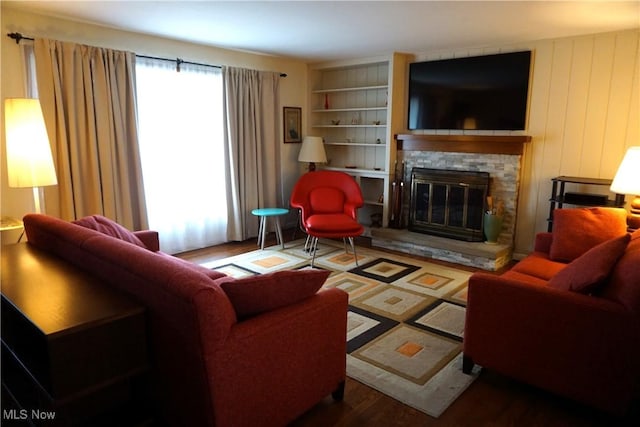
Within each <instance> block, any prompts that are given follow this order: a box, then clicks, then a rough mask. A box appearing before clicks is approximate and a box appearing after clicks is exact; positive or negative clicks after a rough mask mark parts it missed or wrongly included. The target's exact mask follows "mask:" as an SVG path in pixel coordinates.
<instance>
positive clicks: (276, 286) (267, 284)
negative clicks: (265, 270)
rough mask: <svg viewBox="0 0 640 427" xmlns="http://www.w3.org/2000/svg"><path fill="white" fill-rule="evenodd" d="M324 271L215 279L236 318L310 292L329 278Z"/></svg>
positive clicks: (268, 309) (258, 311)
mask: <svg viewBox="0 0 640 427" xmlns="http://www.w3.org/2000/svg"><path fill="white" fill-rule="evenodd" d="M329 274H330V272H329V271H327V270H285V271H276V272H274V273H269V274H263V275H258V276H250V277H243V278H241V279H234V278H233V277H223V278H220V279H217V280H216V281H215V282H216V283H218V284H219V285H220V286H221V287H222V289H223V290H224V291H225V293H226V294H227V296H228V297H229V300H231V304H232V305H233V308H234V309H235V311H236V316H237V317H238V318H239V319H243V318H247V317H250V316H255V315H257V314H260V313H264V312H267V311H271V310H274V309H276V308H280V307H285V306H287V305H290V304H294V303H296V302H299V301H302V300H303V299H306V298H309V297H310V296H312V295H314V294H315V293H316V292H317V291H318V289H320V287H321V286H322V284H323V283H324V282H325V280H327V277H329Z"/></svg>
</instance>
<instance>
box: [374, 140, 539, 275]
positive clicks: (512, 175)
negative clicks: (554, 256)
mask: <svg viewBox="0 0 640 427" xmlns="http://www.w3.org/2000/svg"><path fill="white" fill-rule="evenodd" d="M396 139H397V145H398V152H397V160H398V163H399V164H400V163H402V162H404V170H405V176H404V177H403V180H404V181H405V185H406V186H409V185H411V179H412V176H411V175H412V171H413V170H421V169H429V170H435V171H438V172H436V174H440V175H441V176H445V177H450V175H451V174H452V173H455V172H459V173H461V175H468V176H474V175H475V176H476V177H477V178H480V179H479V181H483V180H488V188H487V191H486V192H484V190H480V189H478V188H479V187H476V186H477V185H478V183H477V182H476V181H473V184H472V185H473V186H474V187H473V189H474V190H473V191H471V195H469V189H466V188H465V185H460V186H459V185H458V183H455V182H453V181H456V179H455V178H452V179H450V181H452V182H449V183H446V184H444V183H436V184H435V187H432V186H431V184H430V186H429V187H422V190H420V187H421V186H423V185H424V184H422V181H417V182H418V183H419V184H417V185H418V186H419V188H418V193H420V192H421V191H422V194H423V195H422V196H420V197H421V198H422V201H412V200H411V194H410V193H411V192H410V191H406V192H405V194H404V195H403V198H404V200H403V211H402V215H401V218H402V227H400V229H385V228H383V229H377V230H375V232H372V234H373V235H372V243H373V244H374V245H376V246H381V247H387V248H389V249H394V250H399V251H404V252H408V253H413V254H416V255H422V256H427V257H432V258H436V259H441V260H444V261H450V262H455V263H458V264H463V265H469V266H472V267H478V268H483V269H486V270H497V269H499V268H501V267H503V266H504V265H506V264H507V263H508V262H509V261H510V260H511V254H512V248H513V241H514V233H515V224H516V219H517V206H518V194H519V187H520V171H521V161H522V155H523V152H524V144H525V143H527V142H529V141H530V137H528V136H512V135H508V136H507V135H505V136H503V135H486V136H485V135H397V137H396ZM434 188H435V189H436V199H438V198H439V199H440V200H439V201H442V200H443V199H444V198H446V192H447V191H448V192H449V194H451V191H453V193H454V195H453V198H454V201H453V202H452V203H453V204H454V205H455V204H456V203H457V202H456V200H461V199H463V198H464V197H467V201H468V199H469V198H471V199H473V200H472V201H475V202H477V203H478V204H480V206H482V207H481V208H480V210H479V212H480V215H481V214H482V212H483V210H484V206H485V205H484V200H485V197H486V196H487V195H490V196H491V197H492V198H493V199H494V201H495V202H501V203H502V204H503V205H504V220H503V225H502V230H501V233H500V236H499V238H498V245H487V244H485V243H483V242H482V240H483V236H482V231H481V225H479V224H481V223H482V219H481V216H480V219H478V217H477V213H478V208H477V207H473V208H471V210H472V212H471V213H470V212H469V210H468V209H469V208H468V207H467V212H466V213H465V212H464V211H463V212H462V213H458V214H456V215H457V216H454V218H452V217H451V214H450V213H449V216H448V218H447V219H446V220H445V218H446V216H447V213H445V211H444V210H441V211H436V213H435V217H436V218H435V219H436V224H433V219H434V212H433V208H431V209H432V210H431V213H430V215H431V217H428V216H427V217H426V218H427V219H429V218H430V221H427V222H430V224H429V225H430V226H431V227H432V230H431V231H433V229H435V231H436V233H433V234H431V235H426V234H423V230H417V231H421V233H416V232H415V231H416V226H418V227H421V226H424V225H426V224H424V221H423V219H424V218H425V213H424V209H423V208H424V207H425V202H424V197H425V196H424V192H425V191H430V192H431V193H429V197H430V198H429V203H431V204H432V203H433V202H434V201H436V200H434V199H433V191H432V190H433V189H434ZM469 188H471V187H469ZM452 189H453V190H452ZM450 197H451V196H450ZM480 199H481V201H480ZM412 204H413V207H414V208H416V207H417V208H418V209H417V211H416V212H415V213H414V214H413V215H415V217H414V218H412V217H411V215H412V214H411V212H412ZM421 204H422V205H421ZM416 205H418V206H416ZM420 205H421V206H422V207H421V206H420ZM448 206H449V208H450V206H451V203H449V205H448ZM446 208H447V205H446V204H444V206H443V207H441V208H437V209H446ZM471 214H473V215H471ZM465 215H466V218H465ZM469 215H471V216H469ZM416 217H417V218H416ZM445 221H448V223H452V222H453V224H454V225H455V227H454V228H459V229H467V228H469V229H470V230H465V233H467V234H468V235H465V236H446V237H444V234H443V233H440V232H439V231H440V228H439V226H440V224H438V222H441V223H442V222H445ZM465 221H466V222H465ZM478 221H479V222H478ZM416 222H417V224H416ZM457 231H459V230H457Z"/></svg>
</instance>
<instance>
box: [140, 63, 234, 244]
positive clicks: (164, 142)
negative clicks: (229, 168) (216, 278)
mask: <svg viewBox="0 0 640 427" xmlns="http://www.w3.org/2000/svg"><path fill="white" fill-rule="evenodd" d="M136 85H137V103H138V132H139V139H140V151H141V157H142V173H143V177H144V188H145V194H146V200H147V212H148V217H149V227H150V228H151V229H153V230H157V231H158V232H159V234H160V248H161V250H162V251H164V252H168V253H178V252H184V251H187V250H191V249H196V248H202V247H206V246H212V245H216V244H219V243H222V242H225V241H226V228H227V203H226V193H225V188H226V182H225V164H224V145H223V143H224V134H223V110H222V108H223V97H222V93H223V92H222V74H221V70H220V69H216V68H214V67H206V66H197V65H191V64H184V63H183V64H181V65H180V72H177V71H176V65H175V63H173V62H169V61H162V60H153V59H146V58H137V61H136Z"/></svg>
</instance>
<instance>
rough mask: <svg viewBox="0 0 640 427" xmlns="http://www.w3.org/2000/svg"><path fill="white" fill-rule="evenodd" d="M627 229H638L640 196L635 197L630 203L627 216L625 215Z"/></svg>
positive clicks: (639, 225) (639, 226) (639, 223)
mask: <svg viewBox="0 0 640 427" xmlns="http://www.w3.org/2000/svg"><path fill="white" fill-rule="evenodd" d="M627 227H628V229H629V230H630V231H635V230H637V229H639V228H640V196H635V197H634V198H633V200H632V201H631V205H630V209H629V215H627Z"/></svg>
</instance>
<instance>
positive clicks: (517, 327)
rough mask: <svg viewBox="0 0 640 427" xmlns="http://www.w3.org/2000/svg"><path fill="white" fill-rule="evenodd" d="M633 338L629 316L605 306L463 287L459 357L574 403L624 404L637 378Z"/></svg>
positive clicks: (498, 284)
mask: <svg viewBox="0 0 640 427" xmlns="http://www.w3.org/2000/svg"><path fill="white" fill-rule="evenodd" d="M637 334H638V324H637V321H636V320H635V319H634V316H633V314H632V313H631V312H629V311H627V310H626V309H625V308H624V307H623V306H622V305H620V304H617V303H615V302H612V301H609V300H605V299H603V298H597V297H592V296H589V295H583V294H579V293H575V292H570V291H561V290H557V289H553V288H549V287H546V286H536V285H531V284H527V283H524V282H519V281H517V280H513V279H506V278H504V277H500V276H495V275H490V274H486V273H475V274H474V275H473V276H472V277H471V278H470V280H469V292H468V304H467V312H466V323H465V333H464V353H465V356H466V357H468V358H471V359H472V360H473V362H475V363H478V364H480V365H481V366H484V367H487V368H490V369H494V370H496V371H498V372H501V373H503V374H505V375H508V376H511V377H513V378H516V379H519V380H522V381H525V382H527V383H529V384H533V385H536V386H538V387H542V388H546V389H550V390H553V391H555V392H557V393H560V394H563V395H566V396H571V397H573V398H576V399H577V400H579V401H583V402H586V403H591V404H598V402H612V400H613V401H615V398H614V399H612V397H614V396H615V395H616V394H618V395H619V396H627V397H628V395H629V394H630V392H629V390H632V389H633V387H634V382H635V381H637V378H638V366H637V360H638V357H639V356H640V355H639V354H638V346H637V345H636V344H635V342H636V340H637ZM611 384H614V386H613V387H614V388H613V389H612V388H611ZM626 403H627V402H624V399H623V398H622V397H620V401H619V402H613V403H611V405H618V404H620V405H624V404H626ZM603 404H604V403H603ZM606 409H612V408H606ZM614 409H619V408H614Z"/></svg>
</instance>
